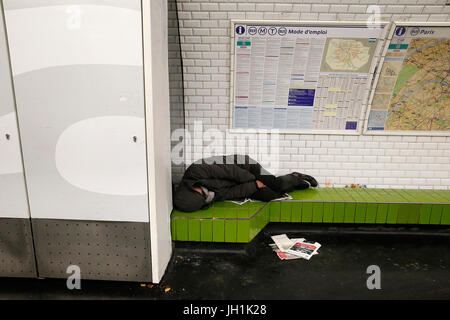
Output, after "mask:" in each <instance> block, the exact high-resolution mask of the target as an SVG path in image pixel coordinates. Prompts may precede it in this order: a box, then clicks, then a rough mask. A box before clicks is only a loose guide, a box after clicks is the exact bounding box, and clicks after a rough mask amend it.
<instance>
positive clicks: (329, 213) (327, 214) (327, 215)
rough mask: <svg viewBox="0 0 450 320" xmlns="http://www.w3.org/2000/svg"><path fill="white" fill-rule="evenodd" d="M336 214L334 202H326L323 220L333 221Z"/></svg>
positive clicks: (326, 221)
mask: <svg viewBox="0 0 450 320" xmlns="http://www.w3.org/2000/svg"><path fill="white" fill-rule="evenodd" d="M333 215H334V203H331V202H325V203H324V204H323V218H322V221H323V222H325V223H331V222H333Z"/></svg>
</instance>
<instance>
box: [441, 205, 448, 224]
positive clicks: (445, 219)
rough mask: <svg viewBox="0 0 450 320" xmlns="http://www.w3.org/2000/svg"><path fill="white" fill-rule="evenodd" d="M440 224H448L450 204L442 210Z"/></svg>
mask: <svg viewBox="0 0 450 320" xmlns="http://www.w3.org/2000/svg"><path fill="white" fill-rule="evenodd" d="M441 224H446V225H448V224H450V204H446V205H444V207H443V208H442V218H441Z"/></svg>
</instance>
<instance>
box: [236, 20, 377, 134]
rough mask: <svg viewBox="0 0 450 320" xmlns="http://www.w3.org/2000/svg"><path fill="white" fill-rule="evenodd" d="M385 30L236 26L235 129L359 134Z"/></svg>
mask: <svg viewBox="0 0 450 320" xmlns="http://www.w3.org/2000/svg"><path fill="white" fill-rule="evenodd" d="M383 30H384V25H382V26H370V27H368V26H367V25H366V24H365V23H364V24H351V23H349V24H348V25H346V23H340V24H333V25H331V24H330V25H311V24H308V25H306V24H302V25H298V24H297V25H257V24H250V23H244V22H242V23H240V22H235V23H234V24H233V33H234V38H233V47H234V52H233V56H234V66H233V67H232V72H233V74H232V77H233V87H232V99H231V100H232V109H233V111H232V112H233V114H232V127H233V128H234V129H280V131H281V132H282V131H289V132H297V131H298V132H304V131H306V132H308V131H313V132H328V131H333V132H336V131H337V132H346V133H350V132H352V133H355V132H356V133H357V132H360V128H359V127H360V123H361V122H360V119H361V112H362V111H365V107H366V102H367V101H366V100H367V97H368V91H369V88H368V86H369V85H370V81H371V77H370V73H371V71H372V70H373V69H374V61H373V60H374V59H373V58H374V56H375V53H376V52H377V50H379V48H380V47H379V46H378V44H379V38H380V37H381V36H382V34H383Z"/></svg>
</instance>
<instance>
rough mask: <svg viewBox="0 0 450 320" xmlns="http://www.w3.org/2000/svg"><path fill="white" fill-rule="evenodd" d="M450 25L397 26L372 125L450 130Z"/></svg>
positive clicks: (371, 128)
mask: <svg viewBox="0 0 450 320" xmlns="http://www.w3.org/2000/svg"><path fill="white" fill-rule="evenodd" d="M449 85H450V24H449V26H446V27H445V26H428V27H419V26H401V25H397V26H395V29H394V33H393V36H392V40H391V41H390V44H389V47H388V50H387V53H386V55H385V57H384V61H383V63H382V66H381V72H380V76H379V78H378V82H377V84H376V89H375V93H374V95H373V99H372V103H371V109H370V113H369V118H368V122H367V130H368V131H376V130H387V131H396V130H397V131H449V130H450V88H449Z"/></svg>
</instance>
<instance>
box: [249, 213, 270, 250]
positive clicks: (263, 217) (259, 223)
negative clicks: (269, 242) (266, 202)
mask: <svg viewBox="0 0 450 320" xmlns="http://www.w3.org/2000/svg"><path fill="white" fill-rule="evenodd" d="M269 211H270V207H269V206H265V207H263V208H262V209H261V210H260V211H259V213H258V214H257V215H256V216H255V217H254V218H253V219H252V220H251V221H250V224H249V233H248V241H251V240H252V239H253V238H254V237H255V236H256V235H257V234H258V233H259V232H260V231H261V230H262V229H264V227H265V226H266V224H267V223H268V215H269Z"/></svg>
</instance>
